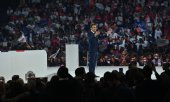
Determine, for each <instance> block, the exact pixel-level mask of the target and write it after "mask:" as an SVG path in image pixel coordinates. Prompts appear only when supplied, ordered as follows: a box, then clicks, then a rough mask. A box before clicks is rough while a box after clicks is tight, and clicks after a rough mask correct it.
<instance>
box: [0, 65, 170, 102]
mask: <svg viewBox="0 0 170 102" xmlns="http://www.w3.org/2000/svg"><path fill="white" fill-rule="evenodd" d="M162 68H163V72H162V73H160V74H158V73H157V71H156V69H155V65H154V64H153V63H147V64H146V65H145V66H144V67H143V68H138V67H137V63H136V62H131V63H130V64H129V65H128V70H127V71H126V72H125V73H122V72H121V71H120V72H119V71H117V70H114V66H113V70H112V71H111V72H110V71H107V72H105V73H104V75H103V76H101V77H100V78H99V79H97V78H96V77H95V75H94V73H90V72H86V71H85V68H84V67H79V68H77V69H76V70H75V76H72V75H71V74H70V73H69V69H68V68H67V67H65V66H61V67H59V69H58V71H57V73H56V75H54V76H52V78H51V79H50V80H49V81H48V80H42V79H41V78H37V77H36V73H30V74H29V75H28V77H27V82H26V83H24V82H23V79H22V78H20V76H19V75H13V76H12V78H11V80H7V81H6V80H5V78H4V77H3V76H1V77H0V102H57V101H62V102H68V101H71V102H169V101H170V97H169V96H170V87H169V86H170V64H169V63H164V64H163V66H162ZM152 73H153V74H154V75H155V76H156V79H154V80H153V79H151V75H152Z"/></svg>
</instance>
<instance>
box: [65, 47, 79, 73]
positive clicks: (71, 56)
mask: <svg viewBox="0 0 170 102" xmlns="http://www.w3.org/2000/svg"><path fill="white" fill-rule="evenodd" d="M66 67H67V68H68V69H69V71H70V70H71V71H75V69H77V68H78V67H79V51H78V44H66Z"/></svg>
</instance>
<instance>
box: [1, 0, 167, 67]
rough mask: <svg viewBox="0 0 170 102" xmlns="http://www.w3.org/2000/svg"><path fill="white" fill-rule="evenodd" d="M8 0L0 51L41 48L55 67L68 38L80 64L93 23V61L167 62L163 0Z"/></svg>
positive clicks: (104, 63)
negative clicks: (96, 36)
mask: <svg viewBox="0 0 170 102" xmlns="http://www.w3.org/2000/svg"><path fill="white" fill-rule="evenodd" d="M8 1H9V0H8ZM16 1H20V2H16ZM10 3H11V2H10ZM17 3H18V4H17ZM11 4H13V5H12V6H11V7H10V6H9V7H8V8H7V9H6V14H5V15H3V16H5V17H3V18H6V19H7V22H6V23H4V24H3V25H1V27H0V50H1V51H9V50H36V49H41V50H46V52H47V55H48V65H49V66H58V65H64V64H65V44H66V43H74V44H79V55H80V56H79V57H80V60H79V63H80V66H86V65H87V51H88V43H87V31H88V30H89V26H90V24H91V23H92V22H95V23H96V24H97V25H98V30H99V31H100V33H101V34H100V36H99V45H100V46H99V58H98V65H99V66H110V65H112V66H120V65H121V66H127V65H128V64H129V63H130V62H131V61H136V62H137V63H138V65H140V66H143V65H145V64H146V63H147V62H150V61H151V62H153V63H154V64H155V65H158V66H159V65H162V64H163V63H165V62H169V61H170V59H169V57H170V53H169V52H170V46H169V45H170V44H169V40H170V1H169V0H14V1H13V3H11ZM14 4H15V5H14Z"/></svg>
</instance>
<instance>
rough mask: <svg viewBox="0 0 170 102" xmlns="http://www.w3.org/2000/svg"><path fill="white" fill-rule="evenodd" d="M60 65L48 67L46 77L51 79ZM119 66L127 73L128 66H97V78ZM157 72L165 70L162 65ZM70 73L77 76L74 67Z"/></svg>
mask: <svg viewBox="0 0 170 102" xmlns="http://www.w3.org/2000/svg"><path fill="white" fill-rule="evenodd" d="M83 67H84V68H85V70H86V72H88V67H87V66H83ZM58 68H59V67H48V68H47V73H48V75H47V76H46V77H48V80H50V79H51V77H52V76H53V75H55V74H56V73H57V71H58ZM119 68H123V72H124V73H126V71H127V70H128V67H127V66H97V67H96V75H98V76H99V77H98V78H97V80H99V79H100V78H101V77H102V76H103V75H104V73H105V72H106V71H110V72H111V71H112V70H117V71H118V70H119ZM139 68H142V66H140V67H139ZM156 70H157V72H158V73H159V74H160V73H161V72H163V70H162V67H156ZM69 73H70V74H71V75H72V76H73V77H74V76H75V70H73V69H69ZM152 79H156V77H155V75H154V73H153V74H152Z"/></svg>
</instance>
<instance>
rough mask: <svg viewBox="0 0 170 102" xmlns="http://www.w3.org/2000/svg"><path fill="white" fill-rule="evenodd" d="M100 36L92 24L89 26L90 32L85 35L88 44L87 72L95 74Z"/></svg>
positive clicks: (95, 26)
mask: <svg viewBox="0 0 170 102" xmlns="http://www.w3.org/2000/svg"><path fill="white" fill-rule="evenodd" d="M99 34H100V32H99V31H97V25H96V24H94V23H92V24H91V26H90V31H89V32H88V34H87V38H88V44H89V49H88V50H89V52H88V66H89V72H92V73H94V74H95V66H96V63H97V59H98V45H99V44H98V35H99Z"/></svg>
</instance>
